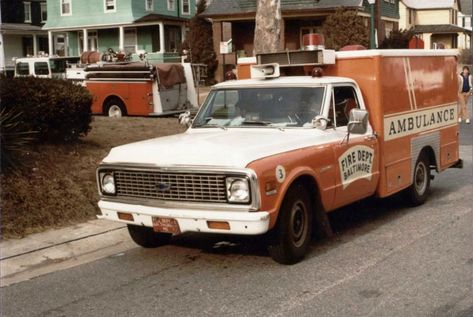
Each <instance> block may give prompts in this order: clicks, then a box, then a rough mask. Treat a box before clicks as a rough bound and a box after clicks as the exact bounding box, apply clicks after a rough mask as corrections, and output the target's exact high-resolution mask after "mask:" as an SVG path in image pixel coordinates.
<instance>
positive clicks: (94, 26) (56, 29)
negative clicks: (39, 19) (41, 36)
mask: <svg viewBox="0 0 473 317" xmlns="http://www.w3.org/2000/svg"><path fill="white" fill-rule="evenodd" d="M160 23H163V21H156V22H142V23H133V22H128V23H120V24H116V23H110V24H90V25H82V26H70V27H64V28H63V27H54V28H43V31H53V32H71V31H79V30H82V29H83V28H92V29H96V30H98V29H110V28H119V27H120V26H124V27H140V26H150V25H159V24H160ZM182 24H184V22H179V21H168V22H166V25H182ZM28 32H30V31H28Z"/></svg>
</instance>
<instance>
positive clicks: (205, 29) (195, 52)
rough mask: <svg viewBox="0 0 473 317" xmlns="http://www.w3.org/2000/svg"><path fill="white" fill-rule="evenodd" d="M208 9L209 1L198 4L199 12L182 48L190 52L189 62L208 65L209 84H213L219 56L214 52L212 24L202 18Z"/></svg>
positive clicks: (191, 21)
mask: <svg viewBox="0 0 473 317" xmlns="http://www.w3.org/2000/svg"><path fill="white" fill-rule="evenodd" d="M206 7H207V1H206V0H201V1H199V2H198V4H197V12H196V15H195V16H194V17H192V19H191V20H190V22H189V31H188V32H187V35H186V39H185V40H184V43H183V45H182V47H183V48H184V49H188V50H190V53H189V54H190V60H189V59H188V60H187V61H188V62H192V63H201V64H205V65H207V84H209V83H212V82H213V80H214V77H215V71H216V70H217V65H218V62H217V54H215V51H214V46H213V45H214V44H213V30H212V22H210V21H208V20H207V19H206V18H204V17H202V16H201V13H202V12H204V10H205V8H206Z"/></svg>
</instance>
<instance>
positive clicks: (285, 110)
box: [193, 87, 324, 128]
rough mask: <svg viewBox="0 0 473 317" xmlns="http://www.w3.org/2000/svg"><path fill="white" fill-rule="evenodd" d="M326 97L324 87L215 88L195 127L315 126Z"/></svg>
mask: <svg viewBox="0 0 473 317" xmlns="http://www.w3.org/2000/svg"><path fill="white" fill-rule="evenodd" d="M323 96H324V88H323V87H311V88H309V87H284V88H245V89H243V88H242V89H225V90H223V89H222V90H214V91H212V92H211V93H210V95H209V97H208V98H207V100H206V102H205V104H204V105H203V106H202V110H201V111H199V113H198V115H197V117H196V118H195V120H194V124H193V127H195V128H199V127H257V126H267V127H312V119H314V118H315V116H317V115H319V114H320V110H321V107H322V101H323Z"/></svg>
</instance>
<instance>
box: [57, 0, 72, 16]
mask: <svg viewBox="0 0 473 317" xmlns="http://www.w3.org/2000/svg"><path fill="white" fill-rule="evenodd" d="M60 1H61V15H71V14H72V8H71V7H72V3H71V2H72V0H60Z"/></svg>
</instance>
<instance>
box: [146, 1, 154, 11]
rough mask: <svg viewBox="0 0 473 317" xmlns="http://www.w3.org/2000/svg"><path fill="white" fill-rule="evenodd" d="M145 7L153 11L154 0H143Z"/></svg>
mask: <svg viewBox="0 0 473 317" xmlns="http://www.w3.org/2000/svg"><path fill="white" fill-rule="evenodd" d="M145 8H146V11H153V8H154V0H145Z"/></svg>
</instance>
